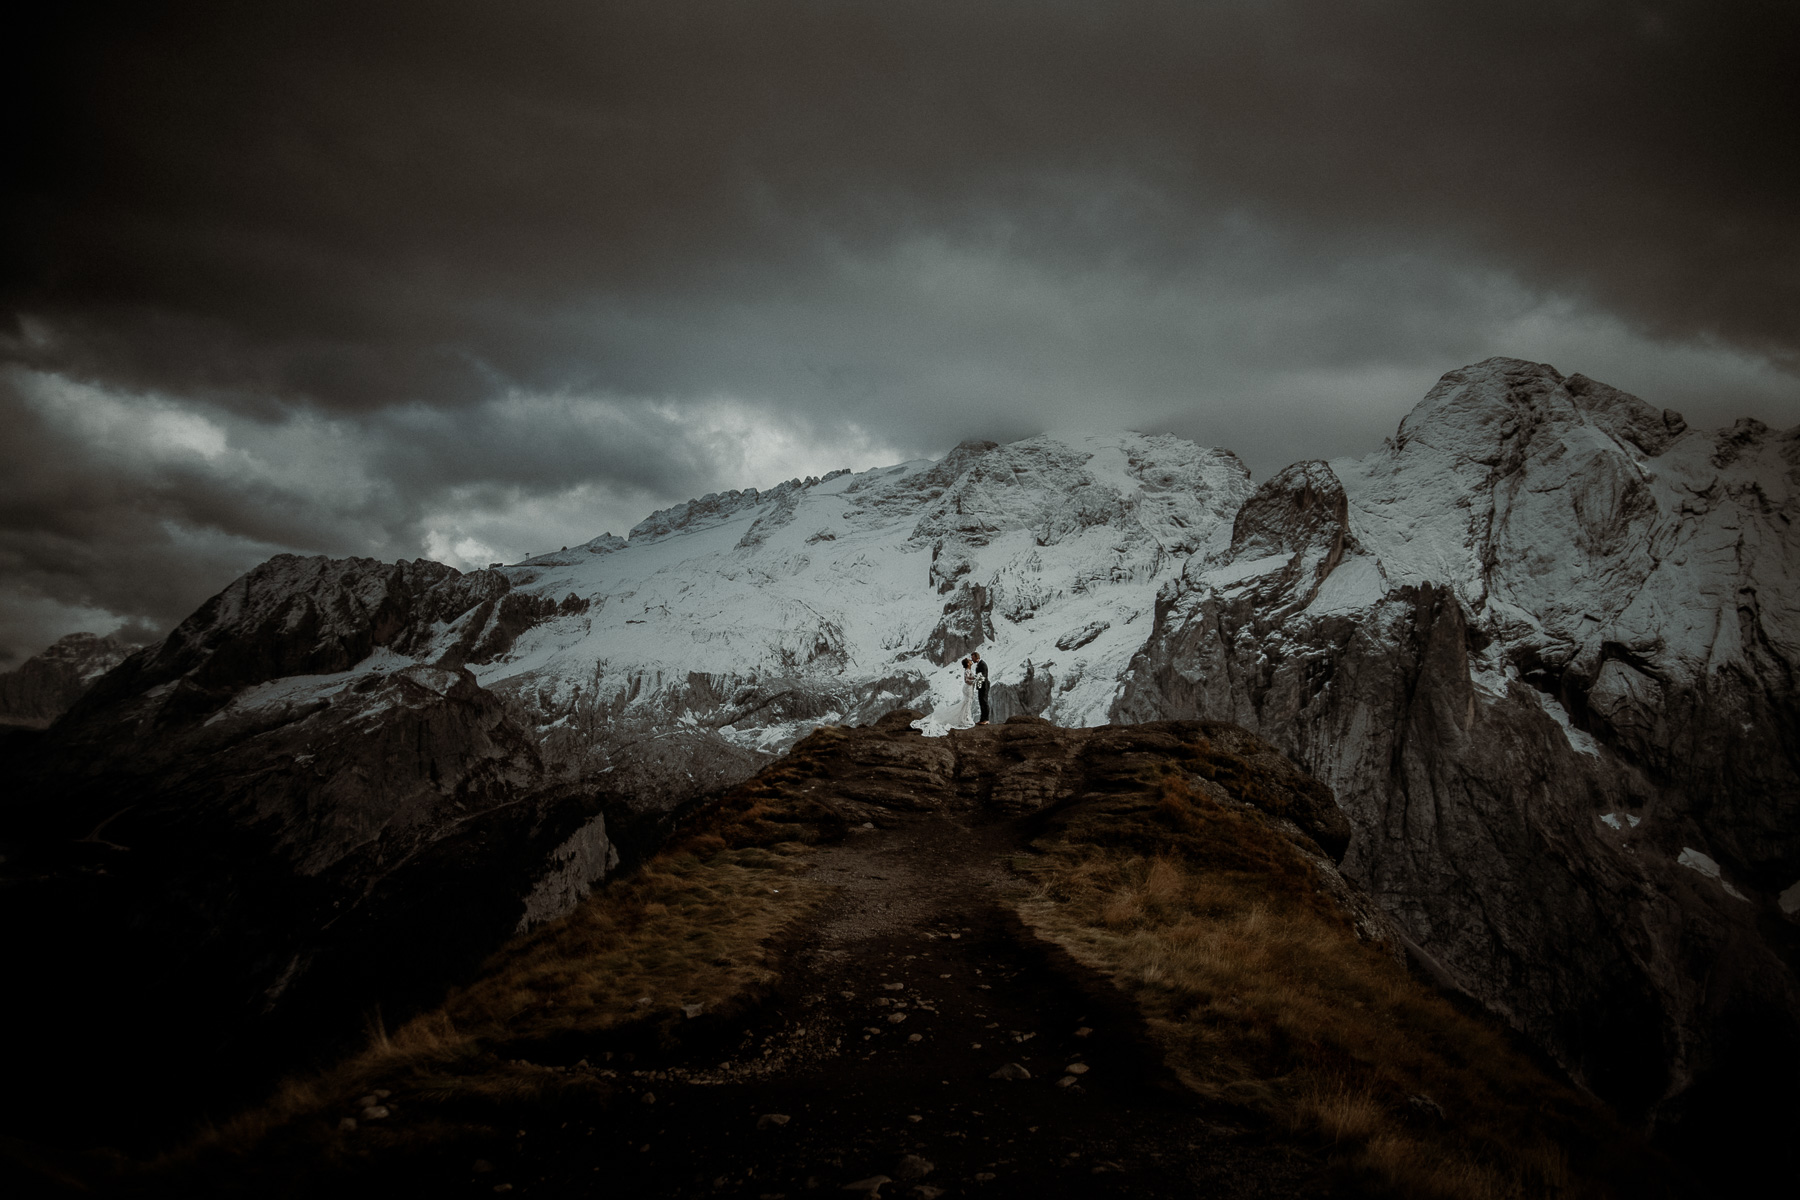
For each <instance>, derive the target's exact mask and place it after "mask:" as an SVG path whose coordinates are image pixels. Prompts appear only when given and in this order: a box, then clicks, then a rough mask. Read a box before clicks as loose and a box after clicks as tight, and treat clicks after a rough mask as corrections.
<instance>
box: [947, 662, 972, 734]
mask: <svg viewBox="0 0 1800 1200" xmlns="http://www.w3.org/2000/svg"><path fill="white" fill-rule="evenodd" d="M973 667H974V662H973V660H972V659H967V658H965V659H963V661H962V668H963V690H962V704H961V705H959V706H958V707H957V710H956V712H955V713H954V714H952V716H951V718H950V727H951V728H952V729H967V728H969V727H970V726H972V725H974V724H975V704H976V696H975V672H974V670H973Z"/></svg>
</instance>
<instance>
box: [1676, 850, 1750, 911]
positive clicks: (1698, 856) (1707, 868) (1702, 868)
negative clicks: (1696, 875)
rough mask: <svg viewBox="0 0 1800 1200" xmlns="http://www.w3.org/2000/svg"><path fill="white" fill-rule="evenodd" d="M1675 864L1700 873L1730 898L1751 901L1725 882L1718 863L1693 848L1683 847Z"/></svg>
mask: <svg viewBox="0 0 1800 1200" xmlns="http://www.w3.org/2000/svg"><path fill="white" fill-rule="evenodd" d="M1675 862H1676V864H1677V865H1679V866H1683V867H1686V868H1688V869H1689V870H1690V871H1698V872H1700V874H1702V875H1704V876H1706V877H1707V878H1708V879H1710V880H1712V881H1713V882H1714V883H1717V884H1718V885H1719V886H1720V887H1722V888H1724V889H1725V894H1726V895H1728V896H1732V897H1735V898H1736V899H1739V900H1745V901H1747V900H1749V899H1750V897H1748V896H1746V895H1744V893H1742V892H1740V891H1738V890H1737V889H1736V888H1734V887H1732V886H1731V885H1730V884H1729V883H1726V882H1725V877H1724V876H1723V875H1722V874H1720V872H1719V864H1718V863H1716V862H1714V861H1713V860H1712V859H1711V858H1710V857H1708V856H1707V855H1704V854H1702V853H1700V851H1698V850H1696V849H1694V848H1693V847H1692V846H1683V847H1682V848H1681V854H1680V855H1679V856H1678V857H1677V858H1676V859H1675Z"/></svg>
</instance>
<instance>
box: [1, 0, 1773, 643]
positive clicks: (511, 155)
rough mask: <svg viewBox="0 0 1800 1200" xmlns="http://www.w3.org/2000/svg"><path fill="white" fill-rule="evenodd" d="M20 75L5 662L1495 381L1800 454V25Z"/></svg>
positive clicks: (1274, 8) (287, 37) (368, 23)
mask: <svg viewBox="0 0 1800 1200" xmlns="http://www.w3.org/2000/svg"><path fill="white" fill-rule="evenodd" d="M49 7H52V8H54V10H55V15H54V16H53V17H49V18H46V19H45V21H46V23H45V24H44V25H42V26H41V27H39V28H38V29H36V30H34V31H30V33H29V34H27V33H26V32H25V31H22V30H19V29H17V28H16V26H15V28H14V30H13V31H10V32H9V35H8V37H7V39H6V47H5V50H4V51H0V53H4V54H5V55H6V61H5V62H4V63H0V68H3V69H4V73H5V79H4V83H3V85H0V86H4V87H5V88H6V89H7V90H8V94H7V95H6V96H5V97H4V101H5V106H6V109H5V114H4V120H5V122H6V127H7V131H8V137H7V146H8V150H7V155H8V157H9V158H10V159H12V161H11V162H10V163H9V164H8V165H7V169H6V170H5V171H4V172H0V175H4V178H5V180H6V182H5V183H4V185H3V186H4V188H5V193H4V194H5V200H4V205H5V208H4V212H3V213H0V216H3V218H4V230H3V231H0V239H3V242H0V244H3V245H4V258H3V259H0V269H3V271H4V275H3V277H0V292H3V294H0V408H3V412H0V420H3V421H4V428H5V440H4V448H3V449H0V665H5V663H6V662H7V661H16V659H17V657H18V656H21V655H25V654H30V653H33V652H35V651H36V650H38V649H41V648H42V647H43V646H44V645H45V644H47V643H48V642H49V641H50V640H52V639H53V638H54V637H56V636H58V635H60V634H62V633H66V632H69V631H71V630H75V629H93V630H96V631H99V632H105V631H108V630H110V629H113V628H115V627H117V626H119V625H120V624H121V623H127V622H128V623H131V626H132V628H133V629H134V630H135V631H137V632H139V633H140V634H151V633H160V632H161V631H163V630H165V629H167V628H168V627H169V626H171V625H172V624H174V623H175V622H176V621H178V620H179V619H180V618H181V617H183V616H184V615H186V613H187V612H188V611H190V610H191V609H192V608H193V607H194V606H195V605H196V604H197V603H199V602H200V601H201V600H203V599H204V598H206V597H207V596H208V595H210V594H212V593H213V592H215V591H217V590H218V589H219V588H220V587H222V586H224V585H225V584H226V583H228V582H229V581H230V580H231V579H232V578H233V577H234V576H235V575H237V574H238V573H240V572H241V571H243V570H245V569H247V568H248V567H250V566H252V565H254V564H255V563H256V562H258V561H260V560H262V559H263V558H265V557H267V556H268V555H270V554H273V553H277V552H279V551H282V550H293V551H298V552H304V553H329V554H339V555H343V554H368V555H374V556H378V557H383V558H390V559H391V558H399V557H408V558H410V557H418V556H428V557H433V558H438V559H442V560H443V561H446V562H449V563H451V564H453V565H456V566H459V567H465V566H469V565H485V564H486V563H487V562H488V561H491V560H494V559H504V560H509V561H510V560H513V559H516V558H518V557H521V556H523V555H525V554H527V553H530V552H542V551H544V550H549V549H555V548H557V547H558V546H561V545H564V544H568V543H574V542H577V541H583V540H586V539H587V538H589V537H592V536H594V535H595V534H598V533H600V532H602V531H604V530H611V531H613V532H615V533H622V532H624V531H625V530H626V529H627V528H629V527H630V526H631V525H632V524H634V523H635V522H636V521H638V520H639V519H641V518H642V517H643V516H644V515H646V514H647V513H648V512H650V511H651V510H652V509H654V508H658V507H662V506H665V505H667V504H670V503H673V502H677V501H679V500H682V499H685V498H687V497H689V496H692V495H696V494H699V493H703V492H707V491H714V490H721V489H724V488H731V487H746V486H766V485H769V484H773V483H776V482H779V481H780V480H783V479H786V478H788V477H790V476H794V475H804V474H809V473H820V474H822V473H823V472H825V471H827V470H830V469H833V468H836V467H840V466H848V467H853V468H864V467H869V466H874V465H879V464H882V463H887V462H895V461H899V460H902V459H906V458H912V457H919V456H936V455H939V454H942V453H943V452H944V451H945V450H946V449H948V448H949V447H950V446H951V445H953V444H954V443H955V442H956V441H958V440H959V439H961V438H964V437H989V438H994V439H998V440H1007V439H1011V438H1015V437H1020V436H1026V435H1029V434H1031V433H1034V432H1036V431H1038V430H1040V429H1043V428H1045V427H1050V426H1068V425H1099V424H1114V425H1126V426H1130V427H1133V428H1139V429H1145V430H1154V431H1173V432H1176V433H1180V434H1182V435H1184V436H1187V437H1191V438H1194V439H1196V440H1199V441H1202V442H1205V443H1209V444H1214V445H1221V446H1227V447H1230V448H1232V449H1234V450H1236V451H1238V453H1239V454H1241V455H1242V456H1243V457H1244V458H1245V460H1246V461H1247V462H1248V463H1249V464H1250V466H1251V468H1252V470H1253V471H1254V473H1255V474H1256V475H1257V476H1258V477H1259V478H1262V477H1266V476H1267V475H1268V474H1270V473H1272V472H1273V471H1275V470H1277V469H1279V468H1280V467H1281V466H1283V465H1285V464H1286V463H1288V462H1290V461H1293V460H1295V459H1299V458H1306V457H1332V456H1337V455H1342V454H1361V453H1365V452H1367V451H1369V450H1371V449H1373V448H1375V447H1376V446H1378V445H1379V444H1380V441H1381V439H1382V438H1383V437H1384V436H1386V435H1388V434H1389V433H1391V432H1392V431H1393V428H1394V426H1395V425H1396V424H1397V423H1398V422H1399V420H1400V418H1401V417H1402V416H1403V415H1405V413H1406V412H1407V410H1408V409H1410V408H1411V407H1412V405H1413V404H1414V403H1416V402H1417V401H1418V399H1419V398H1420V396H1421V395H1423V393H1424V392H1425V390H1426V389H1427V388H1429V387H1430V386H1431V384H1432V382H1433V381H1435V380H1436V378H1437V377H1438V376H1439V375H1441V374H1442V373H1443V372H1445V371H1447V370H1450V369H1452V368H1455V367H1457V366H1461V365H1463V364H1466V363H1469V362H1473V361H1476V360H1479V359H1481V358H1484V357H1487V356H1488V355H1492V354H1510V355H1515V356H1518V357H1523V358H1530V359H1536V360H1539V361H1546V362H1550V363H1552V364H1554V365H1555V366H1556V367H1557V368H1558V369H1560V370H1562V371H1564V372H1565V373H1573V372H1575V371H1581V372H1583V373H1585V374H1588V375H1592V376H1594V377H1596V378H1600V379H1604V380H1606V381H1608V382H1610V383H1613V384H1615V385H1617V386H1620V387H1623V388H1626V389H1627V390H1629V391H1632V392H1635V393H1637V394H1638V395H1640V396H1642V397H1644V398H1645V399H1647V400H1649V401H1651V402H1652V403H1654V404H1657V405H1663V406H1669V407H1674V408H1677V409H1680V410H1682V411H1683V412H1684V413H1685V414H1686V415H1687V417H1688V419H1689V420H1690V422H1693V423H1695V424H1701V425H1719V424H1728V423H1729V422H1730V421H1731V420H1733V419H1734V418H1736V417H1738V416H1756V417H1759V418H1761V419H1763V420H1765V421H1767V422H1769V423H1770V424H1773V425H1778V426H1788V425H1792V424H1795V423H1796V422H1800V128H1796V125H1797V123H1796V120H1795V117H1796V114H1800V84H1797V80H1800V71H1796V70H1795V68H1794V64H1795V63H1796V62H1797V61H1800V15H1797V14H1800V6H1797V5H1795V4H1792V3H1787V2H1769V3H1758V2H1749V0H1740V2H1730V0H1726V2H1721V0H1703V2H1693V3H1658V2H1654V0H1652V2H1647V3H1633V4H1610V3H1582V2H1581V0H1545V2H1544V3H1494V4H1446V3H1443V2H1442V0H1383V2H1357V0H1318V2H1314V3H1284V2H1281V0H1241V2H1228V3H1199V2H1193V0H1187V2H1180V3H1177V2H1173V0H1171V2H1168V3H1156V2H1150V3H1145V2H1139V0H1107V2H1106V3H1097V2H1095V0H1081V2H1078V3H1058V2H1055V0H1023V2H1020V3H1005V2H997V0H947V2H943V3H908V2H905V0H883V2H881V3H874V2H865V0H819V2H815V3H790V2H785V0H708V2H706V3H683V2H679V0H653V2H646V3H613V4H607V3H600V2H598V0H579V2H570V3H562V4H555V3H536V2H521V0H511V2H509V3H507V4H493V3H483V4H473V3H470V4H461V3H449V2H447V0H429V2H426V0H420V2H419V3H411V4H397V3H375V2H372V0H359V2H357V3H350V4H341V5H340V4H330V3H316V2H315V3H307V4H294V5H289V4H285V3H279V2H276V0H256V2H255V3H249V4H246V3H243V2H242V0H228V2H223V3H217V4H142V3H121V4H93V3H87V4H83V3H73V2H70V3H64V4H60V5H56V6H49Z"/></svg>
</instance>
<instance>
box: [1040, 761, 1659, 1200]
mask: <svg viewBox="0 0 1800 1200" xmlns="http://www.w3.org/2000/svg"><path fill="white" fill-rule="evenodd" d="M1232 765H1233V766H1234V767H1235V766H1238V764H1235V763H1234V764H1232ZM1225 774H1226V772H1223V771H1221V772H1218V775H1220V776H1223V775H1225ZM1202 777H1205V776H1202ZM1037 847H1038V849H1039V850H1040V851H1041V852H1042V854H1041V857H1040V858H1039V859H1038V860H1037V861H1036V862H1035V863H1034V864H1033V865H1032V866H1031V868H1030V869H1029V875H1030V877H1031V879H1032V881H1033V888H1032V890H1031V891H1030V893H1029V894H1028V895H1026V896H1025V897H1024V898H1023V899H1022V900H1021V901H1020V903H1019V907H1020V911H1021V915H1022V916H1023V917H1024V919H1025V920H1026V921H1027V922H1028V923H1030V924H1032V925H1033V926H1035V927H1036V929H1037V930H1038V931H1039V932H1040V933H1041V934H1042V935H1043V936H1046V937H1048V938H1050V939H1051V940H1053V941H1055V942H1058V943H1060V944H1061V945H1063V946H1064V947H1066V948H1067V949H1068V950H1069V951H1070V952H1071V953H1073V954H1074V955H1075V956H1076V957H1077V958H1078V959H1080V960H1082V961H1083V962H1085V963H1087V964H1089V965H1091V966H1094V967H1096V968H1098V969H1100V970H1102V971H1104V972H1107V973H1109V974H1110V975H1111V976H1112V978H1113V979H1114V980H1115V982H1116V983H1117V984H1118V986H1119V987H1121V988H1122V989H1124V990H1125V991H1126V992H1128V993H1129V994H1130V995H1131V996H1132V997H1133V998H1134V999H1135V1000H1136V1002H1137V1003H1138V1005H1139V1006H1140V1007H1141V1009H1142V1011H1143V1012H1144V1013H1145V1015H1146V1018H1147V1020H1148V1022H1149V1024H1150V1026H1151V1029H1152V1031H1153V1033H1154V1034H1155V1036H1156V1037H1157V1038H1158V1039H1159V1040H1160V1041H1161V1042H1162V1044H1163V1046H1164V1047H1165V1050H1166V1053H1167V1057H1168V1061H1169V1063H1170V1065H1171V1066H1172V1067H1173V1068H1174V1069H1175V1071H1176V1073H1177V1074H1178V1075H1179V1076H1180V1077H1181V1078H1182V1080H1183V1081H1184V1082H1185V1083H1186V1084H1187V1085H1188V1086H1189V1087H1191V1088H1193V1089H1194V1090H1195V1091H1197V1092H1199V1093H1200V1094H1202V1095H1204V1096H1207V1097H1209V1098H1212V1099H1214V1100H1216V1101H1219V1102H1222V1103H1228V1104H1233V1105H1239V1106H1242V1107H1244V1108H1248V1109H1251V1110H1254V1111H1255V1112H1256V1113H1258V1114H1260V1115H1261V1116H1263V1117H1265V1118H1268V1119H1272V1120H1274V1121H1276V1122H1277V1123H1278V1124H1280V1125H1283V1126H1285V1127H1287V1128H1289V1129H1291V1130H1294V1131H1297V1132H1300V1133H1302V1134H1304V1135H1306V1136H1309V1137H1312V1138H1315V1139H1317V1140H1319V1141H1320V1142H1321V1143H1324V1144H1327V1145H1329V1146H1330V1147H1331V1148H1332V1153H1333V1154H1334V1155H1335V1156H1336V1158H1337V1161H1338V1162H1339V1163H1340V1164H1341V1165H1342V1166H1343V1167H1344V1169H1345V1170H1346V1171H1348V1172H1350V1173H1351V1174H1352V1175H1353V1176H1355V1177H1356V1178H1357V1179H1358V1180H1359V1181H1360V1184H1361V1186H1363V1187H1365V1188H1370V1189H1373V1190H1376V1191H1379V1192H1385V1193H1388V1194H1393V1195H1399V1196H1407V1197H1458V1198H1469V1200H1478V1198H1486V1197H1519V1196H1588V1195H1607V1194H1612V1187H1611V1185H1610V1184H1609V1182H1608V1181H1609V1180H1613V1179H1617V1178H1618V1177H1619V1171H1620V1167H1621V1163H1622V1162H1623V1161H1624V1160H1625V1159H1626V1158H1628V1157H1630V1156H1632V1155H1634V1154H1635V1153H1637V1152H1638V1148H1637V1145H1636V1142H1635V1139H1634V1138H1633V1136H1632V1135H1631V1134H1630V1133H1628V1132H1627V1131H1626V1130H1624V1129H1623V1128H1622V1127H1620V1126H1619V1125H1618V1124H1617V1123H1616V1122H1615V1121H1614V1120H1613V1119H1612V1118H1611V1117H1610V1116H1609V1114H1608V1113H1607V1112H1606V1111H1605V1110H1604V1109H1603V1108H1602V1107H1601V1106H1600V1105H1598V1104H1597V1103H1596V1102H1594V1101H1592V1100H1590V1099H1589V1098H1587V1097H1585V1096H1583V1095H1582V1094H1580V1093H1578V1092H1576V1091H1575V1090H1574V1089H1573V1088H1571V1087H1569V1086H1567V1085H1565V1084H1562V1083H1560V1082H1558V1081H1556V1080H1554V1079H1552V1078H1550V1077H1549V1076H1548V1075H1547V1074H1546V1073H1545V1072H1544V1071H1543V1070H1541V1069H1540V1068H1539V1067H1538V1066H1537V1065H1536V1064H1534V1063H1533V1062H1532V1061H1531V1060H1530V1059H1529V1058H1528V1057H1527V1056H1525V1055H1524V1054H1522V1053H1521V1052H1520V1051H1518V1050H1517V1049H1515V1047H1514V1046H1513V1044H1512V1042H1511V1040H1510V1039H1509V1037H1508V1036H1507V1035H1506V1034H1505V1033H1504V1031H1502V1030H1500V1029H1498V1028H1497V1027H1495V1026H1494V1025H1493V1024H1492V1023H1490V1022H1487V1021H1484V1020H1480V1019H1476V1018H1474V1017H1471V1016H1469V1015H1467V1014H1465V1013H1463V1012H1461V1011H1459V1010H1458V1009H1457V1008H1456V1007H1455V1006H1454V1005H1452V1004H1450V1003H1449V1002H1448V1001H1447V1000H1446V999H1444V998H1443V997H1442V996H1440V995H1439V994H1437V993H1436V992H1434V991H1432V990H1430V989H1428V988H1427V987H1425V986H1424V985H1422V984H1420V983H1419V982H1417V981H1415V980H1414V979H1413V978H1412V977H1411V976H1410V975H1409V974H1408V973H1407V971H1406V970H1405V968H1404V967H1403V966H1402V965H1400V963H1399V962H1397V961H1396V959H1395V957H1394V955H1393V954H1392V952H1391V951H1390V950H1388V949H1386V948H1384V947H1382V946H1378V945H1373V944H1370V943H1367V942H1364V941H1361V940H1359V939H1358V937H1357V935H1356V933H1355V929H1354V926H1353V924H1352V921H1351V919H1350V917H1349V916H1348V915H1347V914H1345V913H1344V912H1342V911H1341V910H1340V909H1339V908H1338V906H1337V905H1336V903H1335V902H1334V901H1333V900H1332V899H1331V898H1330V895H1329V893H1328V892H1326V891H1325V890H1324V889H1323V888H1321V887H1320V886H1319V868H1318V867H1316V866H1315V865H1314V863H1313V862H1312V861H1309V859H1308V857H1307V856H1306V855H1305V854H1302V853H1301V852H1300V851H1299V850H1297V849H1296V848H1295V846H1294V845H1293V843H1292V842H1290V841H1289V840H1288V838H1287V837H1286V836H1284V835H1283V834H1282V833H1281V832H1279V831H1278V830H1277V829H1276V828H1275V827H1274V826H1273V825H1271V824H1270V823H1268V822H1266V821H1265V820H1264V819H1263V818H1262V816H1261V815H1260V814H1259V813H1258V812H1255V811H1252V810H1250V809H1246V808H1243V807H1241V806H1238V805H1234V804H1231V803H1225V804H1221V803H1218V802H1216V801H1214V800H1212V799H1209V798H1208V797H1207V795H1206V794H1205V793H1204V791H1203V790H1202V789H1198V788H1196V787H1194V786H1191V785H1190V783H1189V782H1188V781H1187V780H1186V779H1184V778H1183V777H1182V776H1181V775H1178V774H1165V775H1163V776H1161V777H1160V778H1157V779H1154V780H1151V781H1149V785H1148V787H1147V789H1146V791H1145V792H1144V793H1142V794H1137V795H1123V796H1108V797H1093V798H1088V799H1087V800H1085V801H1083V802H1081V803H1079V804H1077V805H1076V806H1075V808H1073V809H1072V810H1070V812H1069V813H1067V814H1066V815H1065V816H1064V817H1063V818H1062V819H1061V821H1060V825H1059V828H1058V829H1056V830H1055V831H1054V832H1052V833H1051V834H1049V835H1047V836H1045V837H1044V838H1041V839H1040V840H1039V842H1038V844H1037ZM1415 1097H1416V1098H1418V1099H1415ZM1433 1105H1436V1106H1438V1108H1441V1110H1442V1113H1443V1116H1442V1117H1439V1116H1438V1115H1437V1112H1436V1110H1434V1108H1433V1107H1432V1106H1433ZM1571 1162H1577V1163H1579V1164H1580V1169H1579V1170H1577V1169H1575V1168H1572V1167H1571ZM1626 1174H1627V1175H1629V1174H1630V1172H1629V1171H1627V1172H1626ZM1657 1190H1658V1189H1656V1188H1655V1187H1654V1186H1651V1185H1645V1186H1644V1187H1643V1188H1642V1190H1640V1188H1639V1187H1638V1186H1637V1185H1635V1184H1634V1185H1632V1186H1629V1187H1626V1188H1625V1189H1624V1191H1623V1193H1622V1194H1630V1195H1641V1194H1654V1193H1655V1192H1656V1191H1657Z"/></svg>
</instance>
